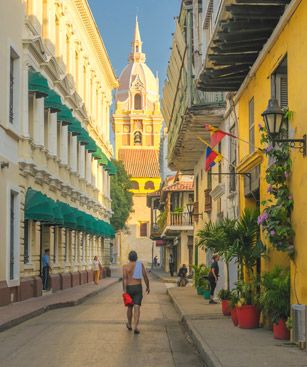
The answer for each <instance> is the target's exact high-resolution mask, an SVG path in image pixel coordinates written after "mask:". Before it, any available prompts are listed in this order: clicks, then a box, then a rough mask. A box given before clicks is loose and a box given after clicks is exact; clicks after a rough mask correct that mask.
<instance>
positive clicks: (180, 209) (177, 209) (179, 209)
mask: <svg viewBox="0 0 307 367" xmlns="http://www.w3.org/2000/svg"><path fill="white" fill-rule="evenodd" d="M173 213H178V214H180V213H183V208H176V209H175V210H174V211H173Z"/></svg>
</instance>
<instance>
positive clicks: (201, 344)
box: [167, 289, 223, 367]
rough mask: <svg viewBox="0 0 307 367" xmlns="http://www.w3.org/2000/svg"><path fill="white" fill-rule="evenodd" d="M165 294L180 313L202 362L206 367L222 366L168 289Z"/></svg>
mask: <svg viewBox="0 0 307 367" xmlns="http://www.w3.org/2000/svg"><path fill="white" fill-rule="evenodd" d="M167 294H168V295H169V297H170V299H171V301H172V303H173V305H174V307H175V309H176V311H177V312H178V313H179V315H180V322H181V323H182V324H183V326H184V328H185V329H186V331H187V332H188V334H189V335H190V337H191V338H192V340H193V343H194V345H195V347H196V348H197V350H198V352H199V354H200V356H201V358H202V360H203V362H204V363H205V365H206V367H223V365H222V364H221V362H220V361H219V359H218V358H217V356H216V355H215V353H214V351H213V350H212V349H211V348H210V347H209V345H208V344H207V343H206V342H205V341H204V340H203V339H202V337H201V335H200V334H199V332H198V331H197V329H196V328H195V327H194V325H192V322H191V320H189V318H188V317H187V316H186V315H185V314H184V312H183V309H182V308H181V306H180V305H179V303H178V302H177V301H176V298H175V297H174V296H173V295H172V292H171V291H170V289H167Z"/></svg>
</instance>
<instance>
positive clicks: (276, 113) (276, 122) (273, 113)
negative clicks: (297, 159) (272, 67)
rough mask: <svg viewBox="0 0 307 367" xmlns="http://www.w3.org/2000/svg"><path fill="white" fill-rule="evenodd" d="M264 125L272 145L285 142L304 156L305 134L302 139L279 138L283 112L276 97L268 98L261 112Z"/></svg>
mask: <svg viewBox="0 0 307 367" xmlns="http://www.w3.org/2000/svg"><path fill="white" fill-rule="evenodd" d="M262 117H263V120H264V123H265V127H266V129H267V131H268V134H269V136H270V137H271V139H272V143H273V146H274V145H275V143H287V144H288V146H289V147H290V148H295V149H299V151H300V152H301V153H302V154H303V156H304V157H305V156H306V134H305V135H303V138H302V139H280V138H279V137H280V136H281V133H282V131H281V130H282V126H283V122H284V113H283V111H282V109H281V108H280V106H279V104H278V101H277V99H275V98H273V99H270V100H269V104H268V107H267V109H266V110H265V111H264V112H263V113H262ZM296 144H297V145H296Z"/></svg>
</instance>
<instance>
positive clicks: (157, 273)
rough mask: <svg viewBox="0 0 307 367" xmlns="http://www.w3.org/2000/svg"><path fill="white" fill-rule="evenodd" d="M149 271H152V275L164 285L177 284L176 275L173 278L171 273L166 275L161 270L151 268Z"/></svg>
mask: <svg viewBox="0 0 307 367" xmlns="http://www.w3.org/2000/svg"><path fill="white" fill-rule="evenodd" d="M148 271H150V273H151V274H152V275H153V276H155V277H156V278H158V279H160V280H161V281H162V282H164V283H176V282H177V276H176V275H174V276H173V277H171V276H170V274H169V273H166V272H165V271H164V270H162V269H161V268H149V269H148Z"/></svg>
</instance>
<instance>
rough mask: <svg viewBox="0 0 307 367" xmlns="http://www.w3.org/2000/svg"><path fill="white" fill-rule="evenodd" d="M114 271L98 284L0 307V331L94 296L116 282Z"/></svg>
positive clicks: (116, 276) (116, 275)
mask: <svg viewBox="0 0 307 367" xmlns="http://www.w3.org/2000/svg"><path fill="white" fill-rule="evenodd" d="M114 270H115V269H114ZM112 271H113V270H112ZM114 273H117V274H114V275H112V277H111V278H104V279H102V280H100V283H99V285H95V284H94V283H90V284H84V285H80V286H78V287H74V288H69V289H65V290H63V291H58V292H56V293H51V294H48V295H46V296H42V297H37V298H30V299H28V300H26V301H22V302H16V303H12V304H10V305H8V306H3V307H0V332H1V331H4V330H6V329H9V328H11V327H13V326H16V325H18V324H20V323H22V322H24V321H26V320H29V319H31V318H33V317H35V316H38V315H40V314H42V313H44V312H47V311H49V310H53V309H56V308H61V307H71V306H76V305H78V304H80V303H82V302H84V301H85V300H86V299H87V298H89V297H91V296H95V295H96V294H98V293H100V292H102V291H103V290H105V289H107V288H108V287H110V286H112V285H113V284H115V283H117V282H118V281H119V280H120V278H119V276H118V272H117V271H116V270H115V271H114Z"/></svg>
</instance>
